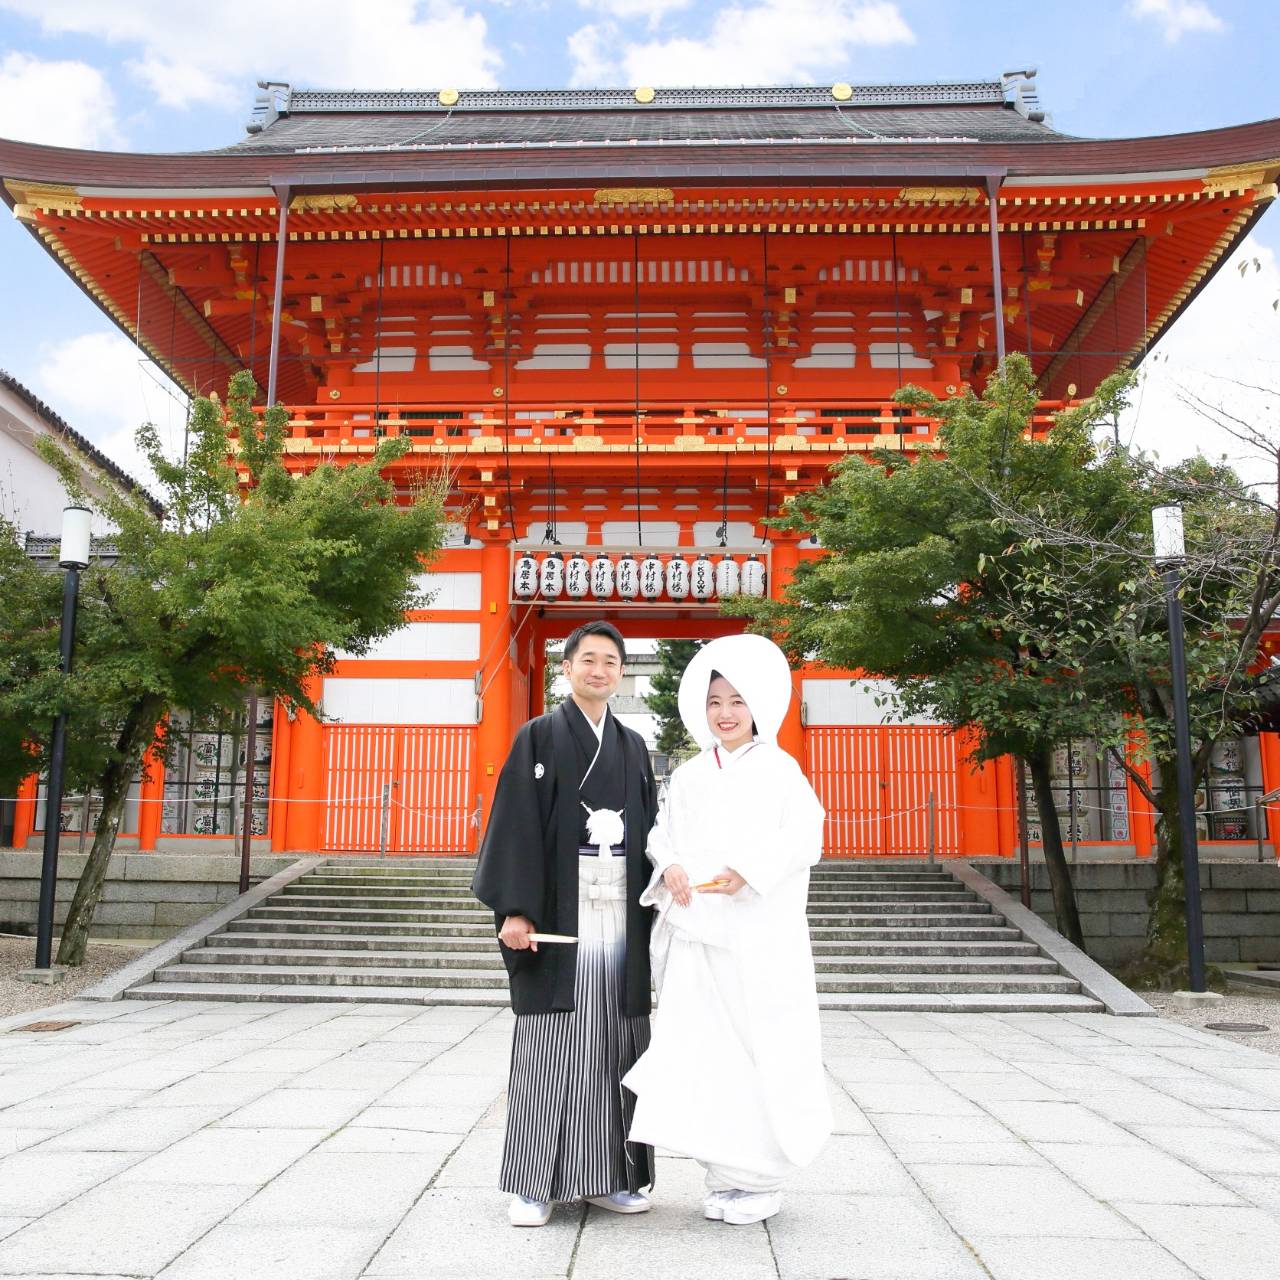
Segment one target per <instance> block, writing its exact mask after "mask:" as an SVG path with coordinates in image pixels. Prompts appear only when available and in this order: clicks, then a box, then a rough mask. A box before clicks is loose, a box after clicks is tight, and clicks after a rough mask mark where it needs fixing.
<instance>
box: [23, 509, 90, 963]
mask: <svg viewBox="0 0 1280 1280" xmlns="http://www.w3.org/2000/svg"><path fill="white" fill-rule="evenodd" d="M91 519H92V515H91V513H90V511H89V510H88V508H86V507H79V506H72V507H66V508H65V509H64V510H63V512H62V546H61V548H60V550H59V553H58V564H59V565H60V566H61V567H62V568H63V569H64V570H65V575H64V577H63V580H62V634H61V638H60V640H59V646H60V653H61V657H60V662H59V668H60V670H61V671H62V673H63V674H64V675H70V674H71V652H72V648H73V647H74V645H75V635H76V605H77V603H78V601H79V598H80V570H81V569H86V568H88V566H89V523H90V520H91ZM66 756H67V713H66V712H65V711H61V712H59V713H58V715H57V717H56V718H55V719H54V722H53V740H52V742H51V744H50V748H49V785H48V787H47V788H46V791H45V804H44V860H43V862H42V863H41V866H40V911H39V915H38V917H37V923H36V968H37V969H46V970H47V969H48V968H49V958H50V954H51V952H52V949H53V903H54V898H55V896H56V895H57V889H58V840H59V838H60V836H61V835H62V775H63V772H64V769H65V766H66Z"/></svg>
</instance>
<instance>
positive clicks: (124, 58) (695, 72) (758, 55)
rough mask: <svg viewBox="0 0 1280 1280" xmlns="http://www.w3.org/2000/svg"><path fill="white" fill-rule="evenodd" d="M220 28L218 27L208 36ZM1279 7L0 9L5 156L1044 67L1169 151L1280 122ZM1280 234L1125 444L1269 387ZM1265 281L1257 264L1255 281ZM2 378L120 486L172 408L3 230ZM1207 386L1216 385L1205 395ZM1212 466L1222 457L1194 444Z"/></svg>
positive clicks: (946, 0)
mask: <svg viewBox="0 0 1280 1280" xmlns="http://www.w3.org/2000/svg"><path fill="white" fill-rule="evenodd" d="M211 15H216V20H215V19H214V18H213V17H212V16H211ZM1277 55H1280V0H1236V2H1232V0H1109V2H1107V0H1076V2H1075V3H1070V4H1067V3H1061V2H1060V0H1058V2H1054V3H1043V2H1042V3H1040V4H1038V5H1028V4H1027V3H1025V0H1021V2H1019V3H1012V2H1010V0H987V3H981V4H979V3H957V2H956V0H896V2H891V0H839V2H837V0H735V2H733V3H714V2H708V0H702V2H700V3H699V2H696V0H541V2H539V0H457V2H456V3H445V2H444V0H364V2H363V3H358V4H357V3H352V2H351V0H309V2H308V3H306V4H300V3H297V2H296V0H294V2H293V3H280V2H279V0H220V2H219V3H218V4H216V5H210V4H207V3H188V2H187V0H109V2H108V0H0V136H6V137H19V138H25V139H29V140H32V141H39V142H46V143H51V144H60V145H67V146H80V147H92V148H99V149H107V150H116V149H118V150H128V151H185V150H198V149H202V148H208V147H219V146H225V145H227V144H229V143H232V142H234V141H236V140H237V139H238V138H240V137H242V136H243V122H244V120H245V119H246V118H247V116H248V112H249V107H250V105H251V102H252V99H253V92H254V83H255V81H256V80H258V79H265V78H272V79H281V80H287V81H290V82H292V83H293V84H294V85H297V86H306V87H311V88H368V89H374V88H438V87H443V86H447V85H453V86H456V87H459V88H484V87H506V88H531V87H555V86H562V85H594V84H608V85H622V86H630V85H636V84H655V85H669V84H740V83H748V84H785V83H809V82H812V83H818V84H829V83H833V82H835V81H837V80H847V81H850V82H853V83H880V82H892V81H899V82H901V81H918V80H961V79H992V78H995V77H997V76H998V75H999V74H1000V73H1001V72H1002V71H1004V70H1008V69H1013V68H1024V67H1036V68H1038V69H1039V77H1038V85H1039V89H1040V96H1041V100H1042V103H1043V105H1044V106H1045V107H1046V109H1047V110H1048V111H1049V112H1050V113H1051V116H1052V120H1053V123H1054V125H1055V127H1056V128H1058V129H1059V130H1060V131H1062V132H1065V133H1073V134H1080V135H1086V136H1095V137H1118V136H1141V135H1146V134H1160V133H1180V132H1185V131H1192V130H1197V129H1209V128H1215V127H1219V126H1224V125H1232V124H1241V123H1244V122H1247V121H1252V120H1260V119H1265V118H1270V117H1274V116H1280V77H1278V76H1277V71H1276V64H1277ZM1278 241H1280V215H1277V214H1276V213H1275V212H1274V211H1272V212H1270V213H1268V214H1267V216H1266V217H1264V218H1263V219H1262V221H1261V222H1260V224H1259V226H1258V228H1257V230H1256V231H1255V233H1254V234H1253V236H1251V237H1250V241H1249V243H1248V244H1247V246H1246V249H1245V251H1244V253H1243V255H1242V259H1243V260H1246V261H1247V262H1248V263H1249V267H1248V270H1247V271H1246V272H1245V273H1244V274H1243V275H1241V274H1240V273H1239V272H1237V271H1235V270H1228V271H1227V272H1225V273H1224V274H1223V275H1222V276H1221V277H1220V279H1219V280H1218V281H1215V283H1214V285H1212V286H1211V287H1210V288H1209V289H1207V290H1206V291H1205V292H1204V294H1203V295H1202V296H1201V298H1200V299H1199V300H1198V301H1197V303H1196V304H1195V306H1193V307H1192V308H1191V309H1189V311H1188V314H1187V315H1186V316H1185V317H1184V319H1183V320H1182V321H1180V322H1179V325H1178V326H1176V328H1175V331H1174V333H1173V334H1171V335H1170V337H1169V339H1168V340H1167V341H1166V343H1165V344H1164V346H1165V348H1166V351H1165V353H1164V354H1167V356H1168V359H1167V360H1165V361H1163V362H1158V364H1157V365H1155V366H1153V372H1152V374H1151V379H1150V384H1149V386H1148V387H1147V388H1146V389H1145V390H1144V393H1143V398H1142V408H1141V412H1140V414H1139V415H1138V416H1137V418H1136V420H1135V421H1134V422H1133V423H1132V424H1131V430H1133V431H1134V432H1135V433H1136V437H1137V439H1138V440H1139V442H1140V443H1143V444H1145V445H1147V446H1148V447H1152V446H1154V447H1158V448H1161V449H1162V451H1163V452H1164V453H1165V454H1166V455H1171V454H1181V453H1185V452H1187V451H1188V449H1190V448H1193V447H1195V446H1196V445H1198V444H1199V445H1206V444H1207V442H1206V441H1205V440H1204V439H1203V438H1202V437H1203V431H1202V429H1201V428H1199V427H1198V425H1197V424H1195V423H1191V422H1189V421H1188V420H1187V418H1186V415H1185V412H1184V411H1182V410H1180V409H1179V406H1178V404H1177V397H1176V382H1177V378H1178V377H1179V376H1182V377H1185V378H1187V379H1200V380H1201V382H1200V383H1199V384H1198V385H1205V384H1204V383H1203V379H1205V378H1209V379H1212V378H1213V376H1214V375H1215V374H1216V373H1220V372H1222V370H1223V369H1224V368H1229V369H1230V370H1232V371H1234V372H1235V373H1236V374H1240V373H1247V374H1248V376H1249V377H1253V378H1258V379H1265V380H1266V381H1265V385H1270V386H1276V387H1280V368H1277V361H1276V359H1275V357H1274V356H1273V355H1272V353H1273V352H1275V351H1277V350H1280V345H1277V344H1278V343H1280V315H1277V313H1276V312H1275V311H1274V310H1272V308H1271V306H1270V303H1271V302H1272V301H1274V300H1275V299H1276V298H1277V297H1280V271H1278V269H1277V260H1276V254H1275V249H1276V247H1277V242H1278ZM1255 261H1256V267H1255V266H1254V265H1253V264H1254V262H1255ZM0 281H3V285H4V295H3V296H4V299H5V305H4V306H3V307H0V367H4V368H6V369H8V370H9V371H10V372H11V373H13V374H14V375H15V376H16V377H18V378H19V379H20V380H21V381H23V382H24V383H26V384H27V385H28V386H30V387H31V388H32V389H33V390H34V391H36V392H37V393H38V394H40V395H41V396H43V397H44V398H45V399H46V400H48V401H49V402H50V403H51V404H52V405H53V407H54V408H56V409H58V410H59V411H60V412H62V413H63V414H64V416H66V417H67V418H68V420H69V421H70V422H71V423H72V424H73V425H74V426H76V427H77V428H78V429H80V430H82V431H83V432H84V433H85V434H86V435H89V436H90V437H91V438H93V439H94V440H96V441H98V442H99V443H100V444H101V445H102V446H103V447H104V448H106V449H107V450H108V451H109V452H110V453H112V455H113V456H116V457H118V458H119V460H120V461H121V462H122V463H123V464H124V465H126V466H128V465H133V464H134V463H135V462H136V459H135V458H134V455H133V450H132V445H131V433H132V427H133V425H134V424H136V422H137V421H138V420H139V418H140V417H141V416H144V415H146V416H150V417H152V418H154V419H156V420H157V421H158V422H160V424H161V425H162V426H163V427H166V428H167V429H168V430H169V431H171V432H172V431H174V430H175V424H177V423H180V421H181V408H180V406H179V405H177V404H176V403H175V402H174V400H173V399H172V398H171V397H170V396H169V395H168V394H166V393H165V391H164V390H163V388H162V385H161V380H160V379H159V378H158V376H157V375H156V374H155V372H154V371H153V370H149V369H148V368H146V367H143V366H141V365H140V364H139V362H138V360H137V359H136V356H135V355H134V354H133V352H132V351H131V350H130V348H129V346H128V344H127V343H126V342H125V341H124V339H123V338H121V337H119V335H118V333H117V331H116V330H115V329H114V327H113V326H112V325H111V324H110V323H109V322H108V321H107V320H106V318H105V317H104V316H103V315H102V314H101V313H100V312H99V311H98V310H97V308H96V307H95V306H94V305H93V304H92V303H91V302H89V301H88V300H87V299H86V298H85V297H84V295H83V294H81V293H80V291H79V289H78V288H77V287H76V286H75V285H74V284H73V283H72V282H71V281H70V280H69V279H68V278H67V277H65V276H64V275H63V273H62V272H61V271H60V270H59V269H57V268H56V267H55V265H54V264H53V262H52V261H51V260H50V259H49V258H48V257H47V256H46V255H45V253H44V252H43V250H41V249H40V248H39V247H38V246H37V245H36V243H35V242H34V240H32V238H31V237H30V236H29V235H28V234H27V232H26V231H25V230H24V229H23V228H21V227H20V226H18V225H17V224H16V223H14V222H13V221H12V219H11V218H9V217H8V216H7V215H5V216H4V217H3V218H0ZM1209 385H1212V384H1211V383H1210V384H1209ZM1208 448H1209V451H1210V452H1220V451H1221V450H1220V449H1218V448H1216V446H1214V445H1213V444H1208Z"/></svg>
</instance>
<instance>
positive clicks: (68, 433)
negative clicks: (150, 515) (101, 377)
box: [0, 369, 164, 516]
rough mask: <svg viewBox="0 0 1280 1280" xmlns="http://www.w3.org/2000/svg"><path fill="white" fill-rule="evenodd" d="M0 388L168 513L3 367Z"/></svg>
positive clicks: (107, 471) (150, 503)
mask: <svg viewBox="0 0 1280 1280" xmlns="http://www.w3.org/2000/svg"><path fill="white" fill-rule="evenodd" d="M0 387H4V388H5V389H6V390H8V391H11V392H13V394H14V395H15V396H17V397H18V399H19V400H21V401H22V403H23V404H25V405H26V406H27V408H28V409H30V410H31V412H32V413H34V414H35V415H36V416H37V417H39V418H40V419H42V420H43V421H44V422H46V423H47V424H48V425H49V426H51V427H52V428H53V429H54V431H55V432H56V433H57V434H58V435H60V436H61V437H62V438H63V439H64V440H65V441H66V442H67V443H68V444H70V445H71V446H72V448H74V449H75V451H76V452H77V453H78V454H80V455H81V456H82V457H83V458H85V459H86V460H87V461H89V462H90V463H92V464H93V466H95V467H96V468H97V469H98V470H99V471H101V472H103V473H104V474H106V475H108V476H110V477H111V479H113V480H115V481H116V482H117V483H118V484H120V485H121V486H122V487H123V488H125V489H129V490H131V491H132V492H134V493H139V494H141V495H142V497H143V498H144V499H145V500H146V503H147V505H148V506H149V507H150V508H151V510H152V511H154V512H155V513H156V515H158V516H160V515H163V514H164V507H163V506H162V505H161V504H160V503H159V502H157V501H156V499H155V498H153V497H152V496H151V494H150V493H148V492H147V490H146V489H145V488H144V487H143V486H142V485H141V484H139V483H138V481H136V480H135V479H134V478H133V477H132V476H131V475H129V474H128V473H127V472H126V471H124V470H122V469H121V467H120V466H119V465H117V464H116V463H114V462H112V461H111V459H110V458H108V457H107V455H106V454H105V453H103V452H102V451H101V450H100V449H99V448H98V447H97V446H96V445H94V444H92V443H91V442H90V441H89V440H87V439H86V438H85V437H84V436H82V435H81V434H80V432H78V431H77V430H76V429H75V428H74V427H72V426H71V425H69V424H68V423H67V422H65V421H64V420H63V419H62V418H61V417H59V416H58V414H56V413H54V411H53V410H52V409H50V408H49V406H48V405H47V404H45V402H44V401H43V400H41V399H40V398H39V396H37V395H36V394H35V393H34V392H32V391H29V390H28V389H27V388H26V387H24V386H23V385H22V383H21V382H19V381H18V380H17V378H15V377H14V376H13V375H12V374H11V373H6V372H5V371H4V370H3V369H0Z"/></svg>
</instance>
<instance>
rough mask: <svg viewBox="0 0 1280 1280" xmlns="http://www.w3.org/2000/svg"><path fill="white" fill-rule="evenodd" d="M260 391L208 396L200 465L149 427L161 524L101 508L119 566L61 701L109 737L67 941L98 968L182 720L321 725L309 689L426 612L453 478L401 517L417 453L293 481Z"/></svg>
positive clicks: (280, 431) (127, 503)
mask: <svg viewBox="0 0 1280 1280" xmlns="http://www.w3.org/2000/svg"><path fill="white" fill-rule="evenodd" d="M255 394H256V387H255V386H254V383H253V380H252V378H251V377H250V376H249V375H248V374H247V373H241V374H237V375H236V376H235V377H234V378H233V379H232V381H231V385H230V389H229V394H228V401H227V405H226V408H225V410H224V407H223V406H222V405H221V404H220V403H219V402H218V401H217V400H215V399H201V400H197V401H196V402H195V405H194V409H193V415H192V426H191V448H190V450H189V453H188V456H187V459H186V460H185V461H184V462H175V461H172V460H170V459H168V458H166V457H165V455H164V453H163V451H162V449H161V447H160V442H159V438H158V436H157V434H156V432H155V430H154V428H153V427H151V426H150V425H145V426H143V427H142V428H141V429H140V430H139V433H138V441H139V445H140V447H141V448H142V450H143V452H144V453H145V455H146V457H147V459H148V461H149V462H150V464H151V466H152V468H153V469H154V471H155V473H156V476H157V477H158V479H159V483H160V487H161V491H162V497H163V501H164V504H165V509H166V515H165V518H164V520H163V521H157V520H156V519H155V517H154V515H153V514H152V513H151V511H150V510H149V508H148V507H147V506H146V504H145V503H144V502H142V501H141V500H139V499H138V498H136V497H134V496H131V495H118V494H113V495H111V496H110V497H108V498H106V499H104V500H103V501H102V502H101V503H100V504H99V505H100V509H101V511H102V514H103V515H104V516H106V518H107V519H108V520H109V521H110V522H111V523H112V524H113V525H114V526H115V527H116V528H117V529H118V530H119V536H118V543H119V548H120V558H119V560H118V561H117V562H116V564H115V565H113V566H112V567H111V568H110V569H95V570H91V571H90V572H89V573H87V574H86V575H85V581H84V589H83V597H82V598H83V602H84V604H83V609H82V616H86V617H91V618H92V619H93V625H91V626H89V627H87V628H86V631H85V633H84V635H83V642H82V643H78V645H77V652H76V664H75V673H74V674H73V675H72V676H71V677H70V678H69V679H61V678H60V679H59V681H58V684H59V686H60V688H59V694H60V697H59V698H57V699H52V700H50V701H53V702H55V703H59V704H60V705H65V706H66V707H67V708H68V709H69V710H70V711H71V715H72V718H71V722H70V735H71V736H75V737H82V736H85V735H88V736H89V737H102V738H104V741H103V751H102V753H101V758H100V762H99V763H100V767H99V769H98V770H97V784H96V785H97V790H98V791H99V792H100V794H101V798H102V813H101V817H100V819H99V821H98V824H97V827H96V830H95V831H94V837H93V846H92V848H91V850H90V853H89V857H88V861H87V864H86V866H85V869H84V873H83V875H82V876H81V878H80V881H79V884H78V885H77V887H76V891H75V895H74V898H73V900H72V903H71V906H70V910H69V913H68V917H67V922H66V924H65V926H64V928H63V931H62V939H61V943H60V946H59V950H58V962H59V963H61V964H71V965H75V964H79V963H80V962H81V960H82V959H83V956H84V948H85V943H86V941H87V939H88V932H89V927H90V924H91V922H92V918H93V913H94V910H95V908H96V906H97V903H98V900H99V899H100V897H101V894H102V886H103V880H104V877H105V875H106V870H107V863H108V861H109V859H110V856H111V851H112V849H113V847H114V845H115V838H116V833H117V831H118V829H119V825H120V819H121V815H122V812H123V809H124V802H125V798H126V794H127V791H128V787H129V783H130V780H131V779H132V778H133V777H134V776H135V775H136V773H137V772H138V769H139V767H140V763H141V761H142V757H143V755H144V753H145V751H146V749H147V747H148V746H149V745H150V743H151V742H152V741H153V740H154V735H155V733H156V727H157V725H158V724H159V723H160V722H161V720H162V718H163V717H164V716H165V715H166V714H167V713H168V712H169V711H171V710H174V709H178V708H185V709H187V710H189V711H190V712H191V713H192V716H193V718H196V719H209V718H216V717H218V716H219V715H226V714H229V713H230V712H231V711H232V709H233V708H236V707H238V706H239V705H240V704H241V703H242V701H243V699H244V696H245V693H246V691H247V690H248V689H249V688H251V687H256V688H257V689H258V690H259V691H260V693H261V695H262V696H264V697H278V698H281V699H283V700H284V701H285V703H286V704H290V705H293V706H297V707H301V708H304V709H306V710H307V711H310V712H312V713H317V708H316V707H315V706H314V705H313V704H312V701H311V698H310V697H309V695H308V692H307V683H308V681H309V679H310V678H311V677H313V676H315V675H318V674H321V673H323V672H324V671H326V670H328V669H329V668H330V666H331V665H332V661H333V657H332V654H333V651H334V650H335V649H339V648H340V649H345V650H349V651H353V652H356V653H359V652H362V651H364V650H366V649H367V648H368V646H369V644H370V643H371V642H372V641H373V640H374V639H376V638H377V637H378V636H381V635H385V634H387V633H389V632H391V631H393V630H395V629H396V628H397V627H399V626H401V625H403V621H404V612H405V610H406V609H407V608H411V607H415V606H418V607H420V606H421V600H420V598H419V597H418V595H417V592H416V588H415V581H414V578H415V575H416V574H417V573H419V572H420V571H421V568H422V565H423V562H424V559H428V558H429V557H430V556H431V555H432V554H433V553H434V552H435V551H436V549H437V548H438V546H439V545H440V537H441V532H442V514H443V497H444V484H443V481H442V480H436V481H428V482H426V483H424V484H423V485H422V486H421V487H420V488H419V489H418V490H417V491H416V492H415V493H413V494H412V495H411V497H410V500H409V501H408V502H407V503H406V504H400V503H397V501H396V493H395V488H394V486H393V484H392V483H391V482H390V481H389V480H388V479H387V478H386V477H385V475H384V472H385V471H386V469H387V468H388V466H389V465H390V464H392V463H393V462H395V461H396V459H398V458H400V457H401V456H403V455H404V453H405V452H406V451H407V446H408V442H407V441H403V440H389V441H383V442H382V443H381V444H379V446H378V448H377V451H376V453H375V454H374V456H373V458H372V460H370V461H368V462H366V463H353V464H350V465H335V464H332V463H325V464H322V465H321V466H319V467H317V468H315V469H314V470H313V471H310V472H307V473H302V474H299V473H296V472H291V471H289V470H288V469H287V468H286V466H285V462H284V453H283V446H284V426H285V420H286V417H287V414H286V411H285V410H284V409H283V408H281V407H275V408H272V409H269V410H267V411H266V412H265V413H263V414H262V415H258V414H255V413H254V412H253V409H252V401H253V397H254V395H255ZM49 457H50V458H51V460H53V461H54V462H55V463H56V464H57V465H58V466H59V467H60V469H61V471H62V474H63V479H64V484H65V485H66V486H67V488H68V491H69V492H73V493H76V494H77V496H78V497H79V498H80V499H81V500H84V495H83V494H82V493H78V492H77V490H76V481H75V472H74V468H73V466H72V463H71V460H70V459H69V458H68V457H66V456H65V455H63V454H61V453H60V452H59V451H58V450H57V449H56V448H50V450H49ZM238 469H243V471H244V472H245V473H246V477H247V481H248V487H247V488H246V489H244V490H243V491H242V487H241V483H240V481H241V476H240V474H239V470H238ZM52 709H54V708H53V707H51V706H49V705H47V704H46V705H44V706H42V707H40V708H39V711H40V712H41V713H43V714H44V715H47V714H48V713H49V712H50V711H51V710H52ZM34 722H35V721H33V720H32V719H30V718H29V719H28V720H27V723H28V724H31V723H34Z"/></svg>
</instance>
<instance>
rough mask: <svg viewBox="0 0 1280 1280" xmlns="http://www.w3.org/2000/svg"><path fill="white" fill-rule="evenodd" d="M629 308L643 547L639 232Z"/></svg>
mask: <svg viewBox="0 0 1280 1280" xmlns="http://www.w3.org/2000/svg"><path fill="white" fill-rule="evenodd" d="M631 307H632V311H633V312H634V316H633V321H632V323H633V326H634V327H633V330H632V351H633V353H634V356H635V360H634V364H635V402H636V429H635V436H634V439H635V457H636V546H637V547H643V546H644V525H643V524H642V523H641V520H640V232H639V230H638V229H637V230H636V231H634V232H632V235H631Z"/></svg>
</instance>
